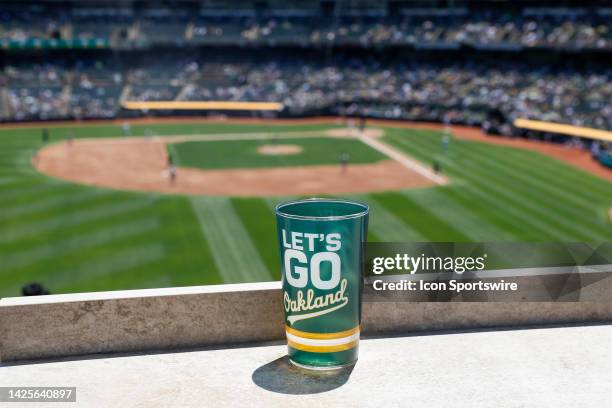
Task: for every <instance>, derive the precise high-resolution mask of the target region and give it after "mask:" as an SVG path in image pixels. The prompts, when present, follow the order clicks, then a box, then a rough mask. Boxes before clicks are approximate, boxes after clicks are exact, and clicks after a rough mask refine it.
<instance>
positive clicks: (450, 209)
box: [404, 187, 517, 241]
mask: <svg viewBox="0 0 612 408" xmlns="http://www.w3.org/2000/svg"><path fill="white" fill-rule="evenodd" d="M445 189H447V188H446V187H439V188H435V189H418V190H408V191H405V192H404V194H405V195H406V196H408V197H409V198H410V199H411V200H414V201H415V202H416V203H417V204H419V205H420V206H421V207H423V208H427V209H428V210H429V211H430V212H431V213H433V214H434V215H435V216H436V217H438V218H440V219H441V220H444V221H445V222H446V223H448V224H449V225H451V226H453V228H456V229H457V230H459V231H461V232H462V233H464V234H465V235H467V236H468V237H469V238H470V240H472V241H495V240H498V241H512V240H514V239H516V238H517V237H516V236H514V235H512V234H511V233H509V232H508V231H506V230H504V229H501V228H497V227H496V226H495V225H494V224H492V223H489V222H488V221H487V220H486V219H484V218H482V217H480V216H479V215H478V214H475V213H473V212H472V211H471V210H469V209H468V208H466V207H464V206H463V205H462V204H461V203H459V202H457V201H455V200H453V199H450V198H449V196H448V195H445V194H444V192H443V190H445Z"/></svg>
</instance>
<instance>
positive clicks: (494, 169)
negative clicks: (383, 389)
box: [461, 152, 607, 239]
mask: <svg viewBox="0 0 612 408" xmlns="http://www.w3.org/2000/svg"><path fill="white" fill-rule="evenodd" d="M482 155H484V153H482ZM466 156H467V157H468V160H467V161H466V162H463V161H462V162H461V167H462V168H465V169H466V170H469V169H470V168H471V169H473V170H474V172H473V173H478V174H480V175H482V178H483V180H487V181H486V182H487V183H490V184H496V185H503V186H505V187H508V188H509V189H511V190H512V191H514V192H515V195H516V196H518V197H521V199H523V200H524V201H525V203H528V202H530V201H531V202H533V203H534V206H537V209H535V207H534V209H532V211H533V212H534V213H538V214H540V216H542V214H545V213H549V214H550V213H551V211H550V210H554V211H556V212H557V213H558V214H559V215H560V217H557V219H558V222H559V224H561V225H563V226H564V228H565V229H566V230H568V231H571V232H572V233H573V234H575V236H576V237H578V238H581V239H606V233H607V228H605V227H603V225H601V224H598V223H596V219H595V218H594V217H593V216H594V215H595V211H593V210H592V209H589V208H587V207H584V208H583V210H582V211H580V210H577V209H576V208H574V207H572V206H570V205H567V204H566V203H567V201H568V200H569V199H570V198H571V197H570V194H567V193H562V194H559V193H558V192H557V191H555V190H554V189H550V188H549V187H548V186H546V185H545V184H543V183H541V182H540V181H537V180H534V179H533V178H531V177H528V176H527V177H525V176H522V175H521V174H520V172H517V171H516V169H512V168H510V167H509V165H506V166H504V165H503V159H501V158H500V159H499V160H494V159H491V158H488V157H480V156H481V155H479V154H478V153H473V152H469V153H467V154H466ZM470 157H471V158H473V160H476V159H477V158H479V159H480V163H481V164H482V165H483V167H488V169H486V171H482V170H480V171H479V167H480V166H478V165H476V164H474V161H473V160H471V159H469V158H470ZM544 191H546V192H547V194H544ZM552 195H556V196H557V197H558V199H555V198H554V197H552ZM526 199H530V200H526ZM545 208H546V209H547V211H545V210H544V209H545ZM589 214H590V215H591V218H589ZM572 217H574V218H578V219H580V218H582V221H583V223H582V224H577V223H574V222H571V221H569V220H571V218H572ZM587 223H588V224H590V226H588V225H585V224H587Z"/></svg>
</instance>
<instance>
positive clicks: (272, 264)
mask: <svg viewBox="0 0 612 408" xmlns="http://www.w3.org/2000/svg"><path fill="white" fill-rule="evenodd" d="M231 203H232V205H233V206H234V210H235V211H236V214H238V217H239V218H240V221H241V222H242V224H243V225H244V227H245V229H246V231H247V233H248V234H249V237H250V238H251V242H252V243H253V244H254V245H255V248H256V249H257V252H258V253H259V256H260V257H261V259H262V261H263V263H264V264H265V265H266V268H267V269H268V272H269V273H270V276H271V277H272V278H273V279H275V280H279V279H280V277H281V276H280V259H279V250H278V242H277V241H278V239H277V232H276V219H275V215H274V211H273V210H271V209H270V207H269V206H268V204H267V203H266V202H265V201H264V200H262V199H260V198H233V199H231Z"/></svg>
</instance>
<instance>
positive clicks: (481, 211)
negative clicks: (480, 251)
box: [439, 186, 553, 242]
mask: <svg viewBox="0 0 612 408" xmlns="http://www.w3.org/2000/svg"><path fill="white" fill-rule="evenodd" d="M439 192H440V194H442V195H443V196H445V197H446V198H445V199H444V200H445V201H452V202H455V203H457V204H458V205H462V206H463V207H464V208H467V209H469V210H470V211H472V212H473V213H474V214H475V216H477V217H478V218H479V219H481V220H482V221H483V222H485V223H486V224H488V225H490V226H492V227H493V228H496V229H499V230H501V231H504V232H505V233H506V235H508V234H509V235H512V236H513V237H514V239H510V241H512V242H515V241H538V240H542V239H543V237H548V238H553V237H552V236H549V235H547V234H546V233H545V232H544V233H542V232H540V230H538V229H532V228H525V225H524V224H523V222H522V221H521V220H522V217H520V213H519V217H518V218H515V216H514V215H512V216H511V214H516V212H515V211H512V210H511V211H510V212H508V211H507V210H506V208H507V206H506V207H501V208H500V207H498V206H496V205H495V204H493V203H491V202H490V201H489V200H488V197H487V196H486V195H485V196H484V197H481V196H478V195H474V193H473V192H472V191H471V190H470V188H469V187H467V188H466V187H465V186H449V187H446V188H441V189H440V190H439ZM476 194H478V193H476ZM543 234H544V235H543ZM491 240H492V241H500V240H502V238H501V237H497V236H493V237H492V239H491Z"/></svg>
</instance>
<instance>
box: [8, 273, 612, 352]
mask: <svg viewBox="0 0 612 408" xmlns="http://www.w3.org/2000/svg"><path fill="white" fill-rule="evenodd" d="M608 280H610V279H608ZM611 281H612V280H611ZM368 290H370V289H368V288H366V292H367V291H368ZM598 290H599V291H600V292H601V293H602V294H605V293H611V292H610V291H608V290H605V291H602V289H601V288H600V289H598ZM367 298H369V297H368V296H366V299H367ZM370 298H371V297H370ZM281 304H282V301H281V291H280V283H278V282H270V283H255V284H241V285H217V286H196V287H188V288H167V289H150V290H135V291H117V292H98V293H84V294H73V295H51V296H40V297H30V298H5V299H1V300H0V360H2V361H10V360H24V359H40V358H52V357H61V356H69V355H83V354H92V353H111V352H134V351H148V350H172V349H181V348H193V347H203V346H217V345H231V344H240V343H253V342H261V341H269V340H281V339H283V338H284V327H283V316H282V307H281ZM600 321H612V302H610V303H608V301H606V302H601V301H599V302H564V303H552V302H528V303H504V302H491V303H481V302H448V303H435V302H391V301H387V302H369V301H366V302H365V303H364V306H363V325H362V327H363V332H364V335H365V336H368V335H376V336H378V335H385V334H390V333H407V332H413V331H422V330H442V329H443V330H449V329H468V328H480V327H493V326H508V325H535V324H560V323H572V322H581V323H583V322H600Z"/></svg>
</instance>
